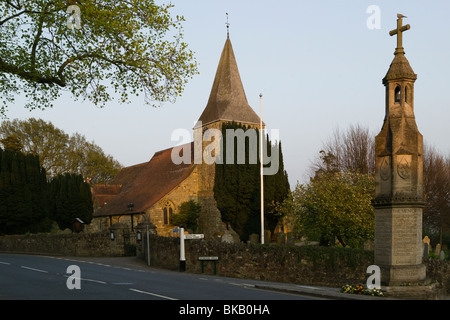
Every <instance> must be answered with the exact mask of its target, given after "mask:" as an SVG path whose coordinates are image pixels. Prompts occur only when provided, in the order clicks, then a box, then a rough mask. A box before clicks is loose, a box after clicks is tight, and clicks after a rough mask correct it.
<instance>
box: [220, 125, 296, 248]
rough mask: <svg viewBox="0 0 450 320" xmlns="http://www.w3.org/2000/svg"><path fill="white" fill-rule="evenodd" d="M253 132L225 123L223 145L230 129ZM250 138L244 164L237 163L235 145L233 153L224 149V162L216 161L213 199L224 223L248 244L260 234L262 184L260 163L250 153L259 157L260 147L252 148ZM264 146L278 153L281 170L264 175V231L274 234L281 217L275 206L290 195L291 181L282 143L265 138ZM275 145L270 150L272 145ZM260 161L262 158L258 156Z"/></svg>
mask: <svg viewBox="0 0 450 320" xmlns="http://www.w3.org/2000/svg"><path fill="white" fill-rule="evenodd" d="M240 129H242V130H243V131H244V132H247V130H254V129H252V128H250V127H247V126H245V125H241V124H239V123H235V122H232V123H226V124H224V125H223V126H222V137H223V146H226V145H227V139H228V138H229V137H227V130H240ZM255 135H256V139H255V140H254V141H253V142H255V141H256V142H258V141H259V130H255ZM250 143H251V139H247V138H246V139H245V159H244V160H245V161H244V164H238V156H239V153H238V143H234V150H228V149H226V148H225V150H224V152H223V155H222V157H223V159H222V160H223V161H222V163H220V161H218V162H216V168H215V180H214V197H215V199H216V202H217V206H218V208H219V210H220V212H221V214H222V221H224V222H226V223H228V224H230V226H231V227H232V228H233V230H234V231H236V233H237V234H238V235H239V237H240V239H241V240H243V241H245V240H247V239H248V237H249V236H250V235H251V234H253V233H258V234H259V233H260V232H261V219H260V212H261V208H260V207H261V184H260V162H259V159H258V160H257V161H256V163H252V162H251V161H250V159H251V151H254V152H255V151H256V152H257V154H258V155H259V151H258V150H259V143H257V144H258V145H257V147H256V148H254V146H252V148H251V146H250ZM264 143H265V144H266V146H267V150H268V153H269V156H272V155H271V154H270V152H275V154H277V156H278V159H279V168H278V171H277V173H276V174H275V175H272V176H269V175H267V176H264V210H265V219H264V222H265V229H268V230H270V231H273V230H274V229H275V227H276V224H277V223H278V220H279V219H280V218H281V215H280V213H279V212H278V211H277V210H276V205H275V204H276V203H278V202H282V201H283V200H284V199H285V198H286V197H287V195H288V194H289V190H290V187H289V181H288V178H287V173H286V171H285V170H284V164H283V156H282V154H281V143H280V142H274V143H273V142H272V141H270V139H269V137H266V139H265V140H264ZM272 145H273V146H275V147H274V150H273V151H271V149H272V148H271V146H272ZM227 153H233V157H234V164H230V163H227V161H225V159H227ZM258 158H259V157H258Z"/></svg>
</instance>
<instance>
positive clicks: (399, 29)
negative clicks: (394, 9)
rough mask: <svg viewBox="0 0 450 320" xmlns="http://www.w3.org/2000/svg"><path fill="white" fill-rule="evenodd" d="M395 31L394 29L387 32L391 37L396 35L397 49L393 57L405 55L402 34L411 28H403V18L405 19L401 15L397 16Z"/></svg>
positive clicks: (407, 26)
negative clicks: (400, 54)
mask: <svg viewBox="0 0 450 320" xmlns="http://www.w3.org/2000/svg"><path fill="white" fill-rule="evenodd" d="M397 17H398V19H397V29H394V30H392V31H390V32H389V35H390V36H391V37H392V36H394V35H397V48H396V49H395V53H394V54H395V55H397V54H399V53H403V54H404V53H405V50H404V49H403V32H405V31H407V30H409V29H410V28H411V26H410V25H409V24H407V25H406V26H403V18H406V17H405V16H404V15H402V14H397Z"/></svg>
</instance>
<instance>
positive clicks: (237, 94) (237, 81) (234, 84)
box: [199, 36, 259, 126]
mask: <svg viewBox="0 0 450 320" xmlns="http://www.w3.org/2000/svg"><path fill="white" fill-rule="evenodd" d="M199 121H201V122H202V125H203V126H204V125H207V124H210V123H212V122H216V121H235V122H240V123H246V124H256V125H257V124H259V116H258V115H257V114H256V113H255V111H254V110H253V109H252V108H251V107H250V106H249V104H248V101H247V97H246V95H245V91H244V87H243V85H242V81H241V77H240V75H239V69H238V66H237V63H236V57H235V56H234V52H233V47H232V45H231V41H230V38H229V36H228V37H227V40H226V42H225V46H224V48H223V51H222V55H221V57H220V61H219V66H218V67H217V71H216V76H215V78H214V83H213V86H212V89H211V93H210V96H209V100H208V104H207V105H206V108H205V110H204V111H203V113H202V115H201V116H200V119H199Z"/></svg>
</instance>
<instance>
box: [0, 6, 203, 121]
mask: <svg viewBox="0 0 450 320" xmlns="http://www.w3.org/2000/svg"><path fill="white" fill-rule="evenodd" d="M172 7H173V5H171V4H162V5H157V4H155V1H154V0H129V1H109V0H80V1H63V0H60V1H49V0H34V1H20V0H8V1H1V2H0V12H2V16H1V18H0V31H1V32H0V91H1V96H2V100H3V105H2V106H1V109H0V113H1V114H3V115H4V114H5V111H6V108H7V104H8V103H9V102H12V101H14V95H15V94H18V93H24V94H25V96H26V97H27V98H28V102H27V104H26V107H27V108H31V109H34V108H41V109H44V108H47V107H52V101H54V100H55V99H56V98H58V97H59V96H60V95H61V93H62V92H63V91H69V92H71V93H72V96H73V97H74V98H75V99H76V100H77V99H78V98H79V97H81V98H83V99H85V100H86V99H87V100H89V101H91V102H92V103H94V104H95V105H99V106H104V105H105V104H106V103H107V102H109V101H111V100H112V99H114V97H115V96H117V98H118V100H119V102H122V103H124V102H127V101H128V95H129V94H136V95H139V94H140V93H144V95H145V102H146V103H147V104H151V105H154V106H156V105H158V103H162V102H165V101H172V100H174V99H175V98H176V97H177V96H179V95H180V94H181V92H182V90H183V89H184V86H185V84H186V82H187V79H189V78H192V77H193V75H195V74H196V73H197V72H198V71H197V64H196V62H195V59H194V57H193V53H192V51H191V50H189V49H188V47H187V44H186V43H185V42H183V33H182V22H183V21H184V18H183V17H182V16H176V17H172V16H171V15H170V12H169V10H170V9H171V8H172ZM171 37H172V38H171ZM108 88H110V89H111V90H108ZM112 91H114V93H113V92H112Z"/></svg>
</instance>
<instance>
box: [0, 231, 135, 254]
mask: <svg viewBox="0 0 450 320" xmlns="http://www.w3.org/2000/svg"><path fill="white" fill-rule="evenodd" d="M0 252H11V253H30V254H48V255H61V256H90V257H111V256H113V257H114V256H124V255H125V253H126V252H127V250H126V245H125V242H124V238H123V237H120V236H116V239H115V240H114V241H112V240H111V239H110V235H109V232H102V233H83V232H82V233H57V234H30V235H8V236H1V237H0Z"/></svg>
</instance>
